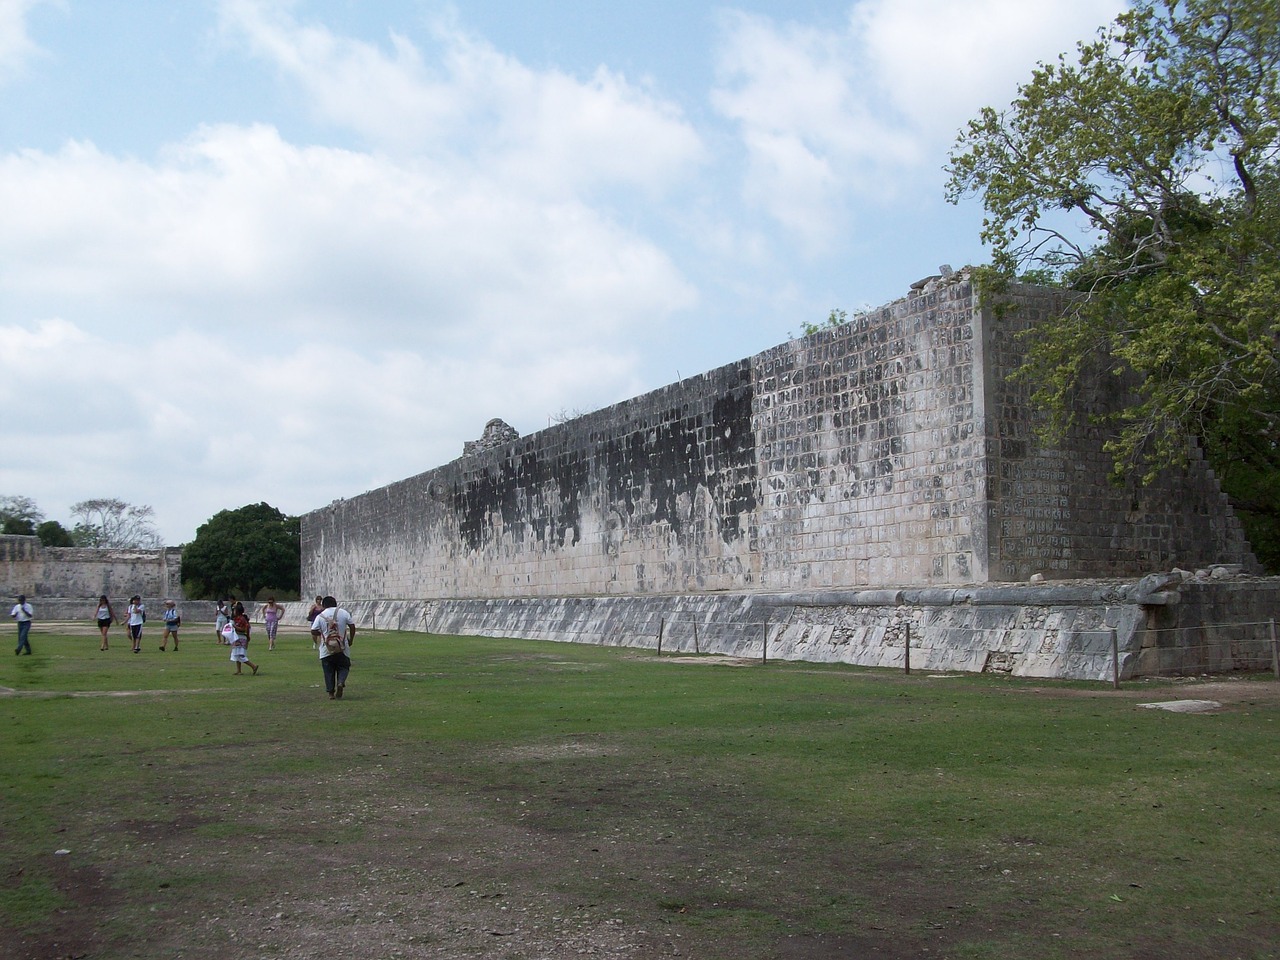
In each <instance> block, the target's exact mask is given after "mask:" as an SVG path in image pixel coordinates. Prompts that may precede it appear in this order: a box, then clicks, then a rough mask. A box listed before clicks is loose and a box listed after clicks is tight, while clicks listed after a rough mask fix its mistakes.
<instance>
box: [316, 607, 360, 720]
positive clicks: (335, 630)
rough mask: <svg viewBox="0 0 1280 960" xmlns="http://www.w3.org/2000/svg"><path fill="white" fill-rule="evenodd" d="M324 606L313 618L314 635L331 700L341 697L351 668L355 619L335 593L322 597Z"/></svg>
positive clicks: (326, 689)
mask: <svg viewBox="0 0 1280 960" xmlns="http://www.w3.org/2000/svg"><path fill="white" fill-rule="evenodd" d="M321 603H322V606H323V608H324V609H322V610H321V611H320V613H319V614H317V615H316V618H315V619H314V620H313V621H312V622H311V639H312V641H313V642H314V643H315V645H316V648H317V649H318V650H319V651H320V666H321V667H322V668H323V669H324V689H325V691H326V692H327V693H328V694H329V699H330V700H341V699H342V691H343V689H344V688H345V687H346V685H347V674H349V673H350V672H351V644H352V643H354V642H355V639H356V624H355V619H354V618H353V617H352V616H351V614H350V613H348V612H347V611H346V610H345V609H343V608H342V607H340V606H338V601H337V600H335V599H334V598H333V597H325V598H324V599H323V600H322V601H321Z"/></svg>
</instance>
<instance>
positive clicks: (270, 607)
mask: <svg viewBox="0 0 1280 960" xmlns="http://www.w3.org/2000/svg"><path fill="white" fill-rule="evenodd" d="M283 616H284V607H283V606H281V605H280V604H278V603H276V598H275V597H267V602H266V603H264V604H263V605H262V622H263V624H265V625H266V628H267V649H268V650H274V649H275V648H276V630H277V629H278V628H279V626H280V620H281V618H282V617H283Z"/></svg>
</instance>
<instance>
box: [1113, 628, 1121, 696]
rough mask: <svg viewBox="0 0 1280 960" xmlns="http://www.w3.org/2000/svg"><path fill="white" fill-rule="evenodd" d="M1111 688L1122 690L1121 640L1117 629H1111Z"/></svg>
mask: <svg viewBox="0 0 1280 960" xmlns="http://www.w3.org/2000/svg"><path fill="white" fill-rule="evenodd" d="M1111 686H1112V687H1114V688H1115V689H1116V690H1119V689H1120V638H1119V637H1117V636H1116V628H1115V627H1112V628H1111Z"/></svg>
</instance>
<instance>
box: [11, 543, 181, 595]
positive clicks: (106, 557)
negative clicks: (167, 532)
mask: <svg viewBox="0 0 1280 960" xmlns="http://www.w3.org/2000/svg"><path fill="white" fill-rule="evenodd" d="M0 582H2V584H3V585H2V586H0V589H2V590H3V591H4V595H5V596H16V595H17V594H19V593H25V594H26V595H27V596H28V597H32V598H36V597H68V598H70V597H84V598H89V599H94V598H97V597H98V596H100V595H102V594H104V593H105V594H106V595H107V596H108V597H110V598H111V599H112V601H116V600H118V599H121V598H123V599H126V600H127V599H128V598H129V597H131V596H132V595H133V594H135V593H136V594H139V595H141V596H146V597H159V598H163V597H179V596H181V595H182V550H181V548H180V547H165V548H163V549H160V550H97V549H88V548H83V547H45V546H42V545H41V543H40V540H39V538H38V537H16V536H0Z"/></svg>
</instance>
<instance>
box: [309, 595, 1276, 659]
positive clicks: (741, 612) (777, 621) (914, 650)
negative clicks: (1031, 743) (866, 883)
mask: <svg viewBox="0 0 1280 960" xmlns="http://www.w3.org/2000/svg"><path fill="white" fill-rule="evenodd" d="M343 605H344V606H345V607H347V608H348V609H350V610H351V612H352V614H353V615H354V616H355V618H356V622H357V624H358V625H359V627H360V629H362V630H368V629H378V630H416V631H422V632H426V633H434V634H445V635H454V636H498V637H516V638H525V639H537V640H554V641H562V642H568V643H589V644H597V645H603V646H619V647H633V648H637V649H640V650H646V651H649V652H650V653H652V654H657V653H659V652H662V653H666V654H686V655H687V654H719V655H725V656H732V657H740V658H749V659H752V660H756V661H764V660H803V661H809V662H822V663H846V664H851V665H857V666H865V667H882V668H890V669H896V670H903V669H905V668H906V667H907V666H908V663H909V665H910V668H911V669H912V670H915V671H921V672H923V671H939V670H947V671H965V672H972V673H999V674H1004V675H1009V676H1017V677H1044V678H1057V679H1069V680H1090V681H1103V682H1110V681H1111V680H1112V679H1113V676H1114V675H1115V674H1116V673H1118V675H1119V677H1120V679H1121V680H1132V679H1135V678H1137V677H1143V676H1182V675H1196V674H1201V673H1223V672H1229V671H1264V670H1270V669H1272V663H1273V660H1272V657H1273V644H1272V636H1273V634H1272V629H1273V628H1272V626H1271V622H1272V621H1273V620H1274V618H1276V617H1277V615H1280V580H1275V579H1270V580H1254V579H1247V578H1239V577H1236V578H1231V579H1228V580H1212V581H1199V580H1191V581H1187V582H1183V581H1182V580H1181V578H1179V577H1175V576H1159V575H1156V576H1148V577H1145V578H1142V579H1141V580H1137V581H1107V582H1100V581H1087V582H1080V581H1058V582H1053V583H1042V584H1013V585H987V586H968V587H923V588H908V589H877V590H830V591H805V592H803V593H795V594H766V593H739V592H727V593H720V594H684V595H671V596H659V595H649V596H614V597H600V596H595V597H581V596H561V597H507V598H501V599H437V600H413V601H409V600H353V601H344V604H343ZM287 607H288V610H287V613H286V622H288V623H302V622H303V618H304V612H305V610H306V607H307V604H305V603H292V604H288V605H287ZM359 647H360V644H359V638H358V637H357V644H356V654H355V655H356V657H357V659H358V657H359Z"/></svg>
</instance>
